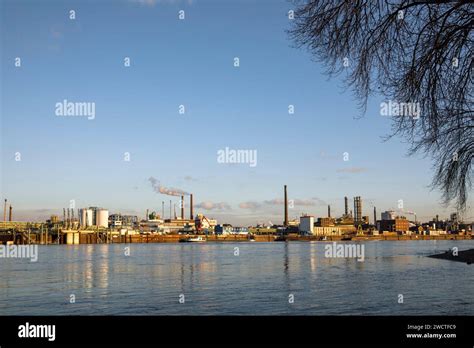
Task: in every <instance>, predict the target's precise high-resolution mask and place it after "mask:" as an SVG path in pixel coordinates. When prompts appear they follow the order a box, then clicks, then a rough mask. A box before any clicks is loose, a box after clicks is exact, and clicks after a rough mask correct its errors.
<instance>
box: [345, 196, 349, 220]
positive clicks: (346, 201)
mask: <svg viewBox="0 0 474 348" xmlns="http://www.w3.org/2000/svg"><path fill="white" fill-rule="evenodd" d="M344 213H345V214H346V216H347V215H349V201H348V199H347V197H344Z"/></svg>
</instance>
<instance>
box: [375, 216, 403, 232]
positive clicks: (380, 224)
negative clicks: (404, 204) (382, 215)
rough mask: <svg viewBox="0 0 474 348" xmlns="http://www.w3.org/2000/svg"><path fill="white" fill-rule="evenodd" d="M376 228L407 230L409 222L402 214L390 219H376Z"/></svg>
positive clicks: (396, 230)
mask: <svg viewBox="0 0 474 348" xmlns="http://www.w3.org/2000/svg"><path fill="white" fill-rule="evenodd" d="M377 229H378V230H379V231H382V232H383V231H388V232H402V233H404V232H407V231H409V230H410V222H409V221H408V220H407V219H406V217H404V216H397V217H395V218H394V219H391V220H383V219H382V220H380V221H377Z"/></svg>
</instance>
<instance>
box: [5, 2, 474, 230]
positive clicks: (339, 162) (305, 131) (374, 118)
mask: <svg viewBox="0 0 474 348" xmlns="http://www.w3.org/2000/svg"><path fill="white" fill-rule="evenodd" d="M291 8H292V6H291V4H290V3H289V2H287V1H250V0H239V1H237V0H235V1H225V2H222V1H204V0H193V1H178V0H175V1H172V0H167V1H166V0H162V1H159V0H157V1H153V0H143V1H141V0H116V1H100V2H97V1H96V2H91V1H79V2H78V1H41V2H39V1H32V0H28V1H25V0H20V1H11V0H6V1H2V9H1V10H2V13H1V19H2V22H1V35H2V36H1V40H2V42H1V47H2V62H1V69H2V78H1V88H2V103H1V112H2V115H1V121H2V170H1V173H2V198H3V197H6V198H8V199H9V200H10V201H11V202H12V205H13V206H14V212H15V214H16V215H15V217H16V218H17V219H43V218H46V217H48V216H49V215H50V214H51V213H60V212H62V208H63V207H67V206H68V205H69V201H70V200H71V199H74V200H75V201H76V206H77V207H82V206H89V205H97V206H103V207H106V208H109V209H110V211H112V212H124V213H125V212H131V213H136V214H139V215H144V211H145V210H146V209H147V208H148V209H150V210H157V211H161V202H162V201H165V202H169V199H172V200H174V201H176V200H177V199H176V198H175V197H170V196H166V195H162V194H157V193H156V192H154V191H153V190H152V187H151V185H150V182H149V181H148V179H149V178H150V177H154V178H156V179H157V180H159V181H160V183H161V184H162V185H163V186H166V187H174V188H180V189H182V190H185V191H187V192H193V193H194V196H195V202H196V204H200V205H198V206H200V208H198V209H196V210H197V211H198V212H202V213H204V214H205V215H207V216H211V217H216V218H218V219H219V220H220V221H224V220H225V221H228V222H230V223H234V224H249V223H256V222H267V221H269V220H270V221H272V222H274V223H281V221H282V210H283V207H282V205H281V204H280V202H279V200H280V199H281V198H282V195H283V185H284V184H287V185H288V188H289V196H290V199H294V200H297V201H296V202H300V203H301V204H296V205H295V208H293V209H290V216H291V217H296V216H298V215H299V214H300V213H302V212H305V213H312V214H315V215H317V216H321V215H323V216H325V214H326V211H327V207H326V204H331V206H332V211H333V213H334V214H335V215H340V214H341V213H342V211H343V197H344V196H348V197H351V198H352V197H353V196H357V195H360V196H362V199H363V204H364V207H363V210H364V215H365V214H366V215H369V216H370V218H371V220H372V209H373V208H372V207H373V206H374V205H375V206H377V209H378V211H379V212H380V211H383V210H387V209H390V208H397V204H398V200H399V199H402V200H403V203H404V208H405V209H406V210H409V211H415V212H416V213H417V215H418V217H421V218H424V219H428V218H429V217H431V216H433V215H434V214H436V213H438V214H440V216H442V217H444V216H447V215H448V214H449V213H450V212H451V211H452V210H451V209H449V208H448V209H445V208H444V207H443V206H442V205H441V204H440V195H439V193H438V192H437V191H430V189H429V188H428V186H429V184H430V182H431V176H432V175H431V162H430V160H429V159H424V158H422V156H421V155H420V156H415V157H407V156H406V152H407V149H408V145H407V144H406V143H404V141H403V139H393V140H391V141H389V142H383V141H382V138H381V137H382V136H383V135H386V134H388V133H389V132H390V119H389V118H387V117H382V116H380V111H379V110H380V107H379V105H380V102H381V101H383V100H384V99H383V98H382V97H377V96H375V97H374V98H372V99H371V100H370V103H369V107H368V110H367V112H366V114H365V115H364V116H363V117H362V118H360V117H358V116H359V115H360V112H359V110H358V109H357V101H356V100H355V99H354V98H353V95H352V93H351V92H350V91H346V90H344V88H343V83H342V77H340V78H336V79H331V80H328V78H327V76H326V75H324V67H323V66H322V65H321V63H318V62H314V61H313V60H312V59H311V57H310V56H309V54H308V53H307V52H305V51H304V50H301V49H296V48H294V47H292V42H291V41H290V40H289V38H288V36H287V34H286V32H285V30H286V29H289V28H290V25H291V21H290V20H289V19H288V17H287V12H288V10H290V9H291ZM70 10H74V11H75V12H76V19H75V20H71V19H69V11H70ZM180 10H184V11H185V16H186V17H185V20H179V19H178V11H180ZM16 57H20V58H21V63H22V65H21V67H19V68H18V67H15V65H14V63H15V58H16ZM125 57H130V59H131V66H130V67H124V58H125ZM234 57H238V58H239V59H240V67H238V68H236V67H234V65H233V63H234V61H233V60H234ZM64 99H67V100H69V101H73V102H94V103H95V105H96V116H95V119H94V120H88V119H87V118H86V117H58V116H56V115H55V105H56V103H57V102H61V101H62V100H64ZM181 104H182V105H184V106H185V108H186V112H185V114H184V115H180V114H179V113H178V107H179V105H181ZM289 104H292V105H294V106H295V113H294V114H293V115H290V114H288V105H289ZM226 147H229V148H232V149H251V150H256V151H257V159H258V164H257V166H256V167H250V166H249V165H248V164H221V163H218V162H217V160H216V158H217V151H218V150H220V149H224V148H226ZM16 152H20V153H21V161H15V153H16ZM125 152H128V153H130V161H129V162H127V161H124V153H125ZM344 152H348V153H349V161H343V153H344ZM248 202H250V203H251V204H249V203H248ZM201 203H202V204H201ZM470 203H472V201H471V202H470ZM242 207H244V208H242ZM249 207H251V208H252V209H248V208H249ZM166 211H167V210H166ZM467 215H469V216H471V215H472V213H470V212H468V214H467Z"/></svg>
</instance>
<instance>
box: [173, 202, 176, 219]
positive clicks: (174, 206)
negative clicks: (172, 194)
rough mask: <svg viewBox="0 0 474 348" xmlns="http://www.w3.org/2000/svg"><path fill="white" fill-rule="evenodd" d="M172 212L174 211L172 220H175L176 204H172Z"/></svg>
mask: <svg viewBox="0 0 474 348" xmlns="http://www.w3.org/2000/svg"><path fill="white" fill-rule="evenodd" d="M173 210H174V219H175V220H176V204H173Z"/></svg>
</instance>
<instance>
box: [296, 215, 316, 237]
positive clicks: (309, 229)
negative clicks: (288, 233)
mask: <svg viewBox="0 0 474 348" xmlns="http://www.w3.org/2000/svg"><path fill="white" fill-rule="evenodd" d="M313 229H314V216H312V215H303V216H301V217H300V226H299V231H300V232H303V233H310V234H313Z"/></svg>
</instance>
